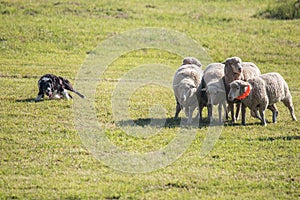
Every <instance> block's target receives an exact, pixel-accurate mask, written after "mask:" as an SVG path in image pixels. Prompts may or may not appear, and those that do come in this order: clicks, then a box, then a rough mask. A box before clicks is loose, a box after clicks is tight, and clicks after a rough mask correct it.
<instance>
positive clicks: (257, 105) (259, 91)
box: [228, 73, 296, 126]
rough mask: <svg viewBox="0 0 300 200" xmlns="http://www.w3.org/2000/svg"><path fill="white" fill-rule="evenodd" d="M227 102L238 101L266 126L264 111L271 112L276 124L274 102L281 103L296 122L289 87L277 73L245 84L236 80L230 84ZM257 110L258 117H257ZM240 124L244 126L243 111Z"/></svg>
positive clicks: (252, 79)
mask: <svg viewBox="0 0 300 200" xmlns="http://www.w3.org/2000/svg"><path fill="white" fill-rule="evenodd" d="M228 99H229V100H234V99H239V100H241V102H242V103H243V104H244V105H245V106H247V107H249V108H250V109H251V111H253V112H255V114H256V116H257V117H259V118H260V119H261V123H262V125H264V126H265V125H266V119H265V110H266V109H267V108H269V109H270V110H272V112H273V123H276V118H277V115H278V110H277V108H276V107H275V106H274V105H275V103H276V102H279V101H282V102H283V103H284V105H285V106H286V107H287V108H288V109H289V111H290V113H291V116H292V119H293V120H296V116H295V113H294V106H293V102H292V96H291V93H290V91H289V87H288V85H287V83H286V82H285V80H284V79H283V77H282V76H281V75H280V74H278V73H268V74H263V75H260V76H257V77H254V78H251V79H248V81H247V82H245V81H242V80H236V81H233V82H232V83H230V91H229V94H228ZM257 110H259V114H260V116H258V113H257ZM242 124H243V125H245V124H246V122H245V109H244V110H242Z"/></svg>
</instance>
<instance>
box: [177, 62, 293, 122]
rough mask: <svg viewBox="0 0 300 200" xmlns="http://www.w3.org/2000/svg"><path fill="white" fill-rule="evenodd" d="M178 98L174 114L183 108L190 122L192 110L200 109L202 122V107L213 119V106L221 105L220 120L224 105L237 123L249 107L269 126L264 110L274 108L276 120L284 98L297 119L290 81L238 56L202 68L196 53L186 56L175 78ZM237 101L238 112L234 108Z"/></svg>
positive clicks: (224, 108)
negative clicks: (240, 115) (278, 103)
mask: <svg viewBox="0 0 300 200" xmlns="http://www.w3.org/2000/svg"><path fill="white" fill-rule="evenodd" d="M173 90H174V95H175V99H176V113H175V118H178V115H179V113H180V111H181V110H184V112H185V114H186V116H187V117H188V121H187V124H191V123H192V120H193V118H192V117H193V112H194V110H195V109H196V108H198V110H199V114H198V115H199V125H200V124H201V123H202V122H203V117H202V110H203V108H204V107H207V110H208V119H209V121H212V120H213V119H212V109H213V106H214V105H218V112H219V122H223V121H224V119H222V109H223V110H224V114H225V117H226V119H228V113H231V120H232V123H235V122H236V120H237V118H238V117H239V113H240V111H241V112H242V124H243V125H245V124H246V117H245V115H246V107H248V108H249V109H250V110H251V115H252V116H253V117H256V118H258V119H260V120H261V124H262V125H263V126H266V119H265V110H266V109H269V110H271V111H272V113H273V115H272V121H273V123H276V118H277V115H278V109H277V107H276V104H275V103H277V102H279V101H282V102H283V103H284V105H285V106H286V107H287V108H288V109H289V111H290V114H291V116H292V119H293V120H296V116H295V113H294V106H293V102H292V96H291V93H290V91H289V88H288V85H287V83H286V82H285V80H284V79H283V77H282V76H281V75H280V74H278V73H267V74H261V72H260V70H259V68H258V67H257V66H256V65H255V64H254V63H252V62H242V60H241V59H240V58H239V57H232V58H227V59H226V60H225V61H224V62H223V63H212V64H209V65H208V66H207V67H206V68H205V70H204V71H202V64H201V62H200V61H199V60H197V59H196V58H194V57H186V58H184V59H183V61H182V65H181V66H180V67H179V69H178V70H177V71H176V73H175V75H174V79H173ZM234 104H236V112H234Z"/></svg>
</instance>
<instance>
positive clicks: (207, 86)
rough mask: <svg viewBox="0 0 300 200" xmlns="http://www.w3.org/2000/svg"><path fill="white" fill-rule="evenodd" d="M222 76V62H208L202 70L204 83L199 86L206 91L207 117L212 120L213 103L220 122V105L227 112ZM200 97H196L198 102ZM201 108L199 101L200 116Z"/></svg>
mask: <svg viewBox="0 0 300 200" xmlns="http://www.w3.org/2000/svg"><path fill="white" fill-rule="evenodd" d="M223 77H224V64H222V63H212V64H209V65H208V66H207V67H206V69H205V70H204V72H203V81H204V84H202V86H201V87H202V91H205V92H206V96H207V97H206V98H207V109H208V118H209V120H210V121H211V120H212V108H213V105H218V111H219V122H222V107H223V109H224V112H225V114H226V113H227V111H226V91H225V86H224V81H223ZM197 94H198V93H197ZM202 97H203V95H202ZM200 99H201V97H200V98H199V97H198V103H199V100H200ZM201 110H202V109H201V108H200V103H199V113H200V116H202V113H201ZM200 120H201V117H200ZM199 123H200V121H199Z"/></svg>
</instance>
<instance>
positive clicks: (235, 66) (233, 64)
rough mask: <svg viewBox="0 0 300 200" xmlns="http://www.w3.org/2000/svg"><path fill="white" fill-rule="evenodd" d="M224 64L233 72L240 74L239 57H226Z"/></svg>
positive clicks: (240, 61) (240, 62) (240, 64)
mask: <svg viewBox="0 0 300 200" xmlns="http://www.w3.org/2000/svg"><path fill="white" fill-rule="evenodd" d="M225 65H228V66H230V68H231V69H232V71H233V73H235V74H240V73H241V72H242V68H243V67H242V60H241V59H240V58H239V57H232V58H228V59H227V60H226V61H225Z"/></svg>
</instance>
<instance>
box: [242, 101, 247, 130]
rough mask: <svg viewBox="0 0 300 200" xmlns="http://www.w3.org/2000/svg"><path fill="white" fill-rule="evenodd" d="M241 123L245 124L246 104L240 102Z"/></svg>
mask: <svg viewBox="0 0 300 200" xmlns="http://www.w3.org/2000/svg"><path fill="white" fill-rule="evenodd" d="M242 125H244V126H246V106H245V105H244V104H242Z"/></svg>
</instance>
